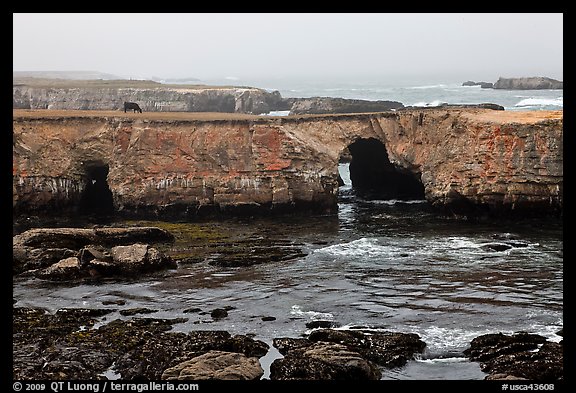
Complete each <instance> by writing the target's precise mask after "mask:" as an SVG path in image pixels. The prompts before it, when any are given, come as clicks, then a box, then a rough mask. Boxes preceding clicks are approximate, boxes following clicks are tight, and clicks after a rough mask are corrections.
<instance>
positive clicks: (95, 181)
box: [79, 163, 114, 215]
mask: <svg viewBox="0 0 576 393" xmlns="http://www.w3.org/2000/svg"><path fill="white" fill-rule="evenodd" d="M85 174H86V177H85V187H84V191H83V192H82V195H81V197H80V204H79V213H81V214H97V215H98V214H108V213H112V212H113V211H114V202H113V198H112V191H111V190H110V187H109V186H108V181H107V180H106V179H107V177H108V165H106V164H101V163H97V164H88V165H86V167H85Z"/></svg>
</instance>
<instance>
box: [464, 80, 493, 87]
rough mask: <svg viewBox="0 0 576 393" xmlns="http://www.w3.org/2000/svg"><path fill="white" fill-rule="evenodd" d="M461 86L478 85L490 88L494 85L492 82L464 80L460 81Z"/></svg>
mask: <svg viewBox="0 0 576 393" xmlns="http://www.w3.org/2000/svg"><path fill="white" fill-rule="evenodd" d="M462 86H480V87H481V88H483V89H492V88H493V87H494V83H492V82H474V81H466V82H464V83H462Z"/></svg>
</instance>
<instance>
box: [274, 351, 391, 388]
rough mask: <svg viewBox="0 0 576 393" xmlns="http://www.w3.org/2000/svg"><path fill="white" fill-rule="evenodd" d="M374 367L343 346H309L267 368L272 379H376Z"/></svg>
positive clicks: (379, 376)
mask: <svg viewBox="0 0 576 393" xmlns="http://www.w3.org/2000/svg"><path fill="white" fill-rule="evenodd" d="M381 376H382V374H381V373H380V370H378V367H377V366H376V365H375V364H374V363H372V362H370V361H368V360H366V359H364V358H362V356H361V355H360V354H359V353H358V352H355V351H351V350H350V349H348V348H347V347H346V346H344V345H340V344H334V343H313V344H311V345H310V346H307V347H303V348H298V349H294V350H292V351H290V352H288V353H287V354H286V356H285V357H283V358H282V359H277V360H275V361H274V362H273V363H272V364H271V365H270V379H272V380H379V379H380V378H381Z"/></svg>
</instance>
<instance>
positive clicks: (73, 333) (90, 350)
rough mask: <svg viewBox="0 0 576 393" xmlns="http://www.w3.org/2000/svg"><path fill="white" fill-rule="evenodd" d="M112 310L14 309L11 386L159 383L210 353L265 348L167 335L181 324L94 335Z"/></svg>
mask: <svg viewBox="0 0 576 393" xmlns="http://www.w3.org/2000/svg"><path fill="white" fill-rule="evenodd" d="M110 311H112V310H86V309H70V310H59V311H58V312H56V313H55V314H49V313H47V312H45V311H44V310H39V309H31V308H16V307H15V308H14V312H13V327H14V328H13V362H14V364H13V378H14V379H15V380H38V379H45V380H46V379H47V380H63V379H69V380H75V379H91V380H92V379H93V380H97V379H105V377H104V373H105V372H107V371H110V370H112V371H114V372H116V373H118V374H119V375H120V377H121V378H122V379H128V380H159V379H160V378H161V376H162V373H163V372H164V370H166V369H167V368H169V367H172V366H174V365H176V364H178V363H180V362H182V361H185V360H188V359H191V358H193V357H195V356H199V355H202V354H205V353H207V352H209V351H211V350H220V351H227V352H237V353H242V354H244V355H246V356H248V357H253V356H255V357H261V356H263V355H264V354H266V352H267V351H268V345H267V344H265V343H263V342H261V341H257V340H253V339H252V338H249V337H247V336H243V335H237V336H232V335H230V333H228V332H226V331H193V332H190V333H188V334H186V333H176V332H169V330H171V329H172V325H174V324H176V323H181V322H185V321H186V319H185V318H176V319H154V318H136V319H131V320H114V321H111V322H110V323H108V324H106V325H103V326H101V327H99V328H98V329H93V328H92V327H93V326H94V324H95V323H96V322H97V317H100V316H102V315H105V314H107V313H109V312H110Z"/></svg>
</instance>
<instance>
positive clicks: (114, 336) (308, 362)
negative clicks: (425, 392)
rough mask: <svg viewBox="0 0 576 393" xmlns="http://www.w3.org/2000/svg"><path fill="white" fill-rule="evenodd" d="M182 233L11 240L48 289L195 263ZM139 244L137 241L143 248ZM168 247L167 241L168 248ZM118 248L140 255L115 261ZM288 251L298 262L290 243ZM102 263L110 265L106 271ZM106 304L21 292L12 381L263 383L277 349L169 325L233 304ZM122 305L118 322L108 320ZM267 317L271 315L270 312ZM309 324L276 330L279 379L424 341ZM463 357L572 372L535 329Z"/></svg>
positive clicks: (401, 358)
mask: <svg viewBox="0 0 576 393" xmlns="http://www.w3.org/2000/svg"><path fill="white" fill-rule="evenodd" d="M189 231H190V230H189V229H188V233H187V236H188V237H190V236H193V237H194V239H196V244H198V245H199V247H201V248H204V247H205V246H207V245H211V246H212V247H223V248H227V247H228V248H229V244H230V243H229V241H230V239H227V238H225V237H223V236H222V235H219V234H216V233H202V232H201V231H196V232H195V233H194V234H191V233H190V232H189ZM180 236H181V234H180V235H178V236H174V235H173V234H172V233H171V231H167V230H166V229H162V228H157V227H144V226H135V227H129V228H92V229H84V228H44V229H30V230H27V231H24V232H22V233H20V234H17V235H16V236H14V238H13V251H14V260H13V261H14V262H13V275H14V276H15V277H16V276H20V277H23V276H33V277H36V279H39V280H42V281H44V282H46V283H50V285H67V284H70V283H72V284H74V283H78V282H86V280H89V281H90V282H91V285H102V283H103V282H104V281H102V279H104V278H106V279H107V280H109V279H115V280H125V279H134V277H139V276H141V275H144V274H147V273H148V272H150V271H154V270H157V269H170V268H172V267H174V265H175V264H176V263H189V261H190V259H194V256H192V255H188V256H186V255H180V256H178V257H176V256H175V254H174V252H179V251H178V244H177V242H175V240H177V238H179V237H180ZM134 241H137V242H138V243H134V244H136V246H134V244H133V243H132V242H134ZM119 244H122V245H119ZM150 244H153V245H155V246H157V247H159V248H160V249H161V250H163V251H158V250H157V249H156V248H154V247H151V246H150ZM162 244H167V245H169V248H168V249H169V250H171V252H168V251H167V250H168V249H167V248H163V247H162ZM236 245H237V246H238V244H236ZM107 247H111V248H110V249H107ZM117 247H122V250H125V249H130V250H132V252H129V253H128V254H127V255H128V256H126V255H125V254H122V255H124V256H123V257H118V252H117V251H116V249H117ZM239 248H240V249H241V248H242V247H241V246H240V247H239ZM144 250H147V251H148V253H145V252H143V251H144ZM151 250H156V252H155V255H156V256H162V258H163V260H165V261H169V263H167V264H165V265H155V266H154V267H155V268H154V269H150V266H149V265H147V262H149V263H151V260H152V258H151V257H150V255H149V254H150V253H151ZM69 255H72V256H69ZM286 255H287V256H286ZM286 255H285V257H286V258H290V255H291V254H290V251H289V252H288V254H286ZM173 256H174V258H173ZM196 257H198V255H196ZM107 258H109V259H107ZM138 258H140V259H138ZM271 258H272V257H271V256H270V255H268V256H265V257H264V259H267V260H271ZM70 259H76V260H77V262H76V263H75V264H74V265H75V266H74V267H70V266H63V265H65V264H64V263H63V262H64V261H70ZM247 259H253V258H252V257H250V258H244V259H242V258H241V257H240V256H238V261H239V264H238V265H237V266H244V263H243V262H242V261H243V260H244V261H245V260H247ZM255 263H258V261H257V260H256V262H255ZM103 264H108V265H106V268H105V269H104V268H103V267H102V266H103ZM112 267H114V268H112ZM104 283H105V282H104ZM101 303H102V306H103V307H102V308H90V309H84V308H65V309H64V308H63V309H58V310H56V311H55V312H54V313H50V312H48V311H47V310H44V309H42V308H30V307H20V306H19V305H18V300H17V299H13V313H12V317H13V321H12V326H13V378H14V380H37V379H44V380H45V379H48V380H81V379H92V380H104V379H122V380H206V379H211V380H260V379H263V375H264V369H263V364H262V362H261V360H260V359H261V358H262V357H264V356H266V354H268V353H269V351H270V350H271V349H272V348H270V346H269V345H268V344H267V343H265V342H263V341H260V340H258V339H256V338H255V337H257V333H258V332H252V333H247V334H237V335H232V334H231V333H229V332H227V331H225V330H194V331H188V332H186V333H183V332H174V331H172V330H173V327H174V325H177V324H179V323H184V322H186V321H188V319H189V317H190V315H191V314H196V313H197V314H199V315H202V316H204V317H205V318H210V320H212V321H216V320H226V318H227V317H228V311H231V310H233V308H232V307H229V306H222V307H218V308H214V309H212V310H208V309H206V310H204V309H202V308H193V309H185V310H182V315H177V317H176V318H170V319H162V318H147V317H143V316H142V315H146V314H151V313H154V312H156V311H158V310H155V309H150V308H131V307H130V306H129V305H126V303H125V302H123V301H102V302H101ZM117 311H118V313H119V315H120V316H121V319H114V320H108V318H110V315H111V314H113V313H115V312H117ZM261 319H262V321H271V320H274V318H273V317H267V316H263V317H262V318H261ZM198 322H200V321H198ZM195 323H196V322H195ZM303 328H304V326H303ZM306 328H307V329H311V330H310V331H308V333H306V334H304V335H302V336H300V337H276V338H274V340H273V342H272V345H273V347H274V348H275V349H276V350H277V351H278V352H279V353H280V354H281V355H282V357H281V358H278V359H275V360H274V361H273V362H272V363H271V365H270V379H271V380H344V379H348V380H379V379H381V378H382V372H383V370H385V369H394V368H401V367H404V366H405V365H406V364H407V363H408V362H410V361H413V360H414V359H417V358H418V357H419V356H421V355H422V353H423V351H424V350H425V348H426V343H425V342H424V341H422V340H421V338H420V337H419V336H418V335H417V334H414V333H404V332H392V331H381V330H373V329H370V328H368V327H360V326H358V327H348V328H347V329H339V328H338V324H337V323H335V322H333V321H313V322H310V323H308V324H306ZM558 334H559V335H562V332H558ZM462 356H465V357H467V358H468V359H469V360H470V361H471V362H479V363H480V368H481V370H482V371H483V372H485V373H486V374H487V375H486V378H485V379H489V380H522V379H526V380H532V381H546V382H552V381H560V380H563V379H564V377H563V341H560V342H559V343H556V342H551V341H548V340H547V339H546V338H545V337H543V336H540V335H536V334H530V333H527V332H515V333H514V334H512V335H506V334H502V333H500V332H495V333H493V334H485V335H482V336H479V337H476V338H474V339H473V340H472V341H471V342H470V347H469V348H468V349H466V350H465V351H463V353H462Z"/></svg>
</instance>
